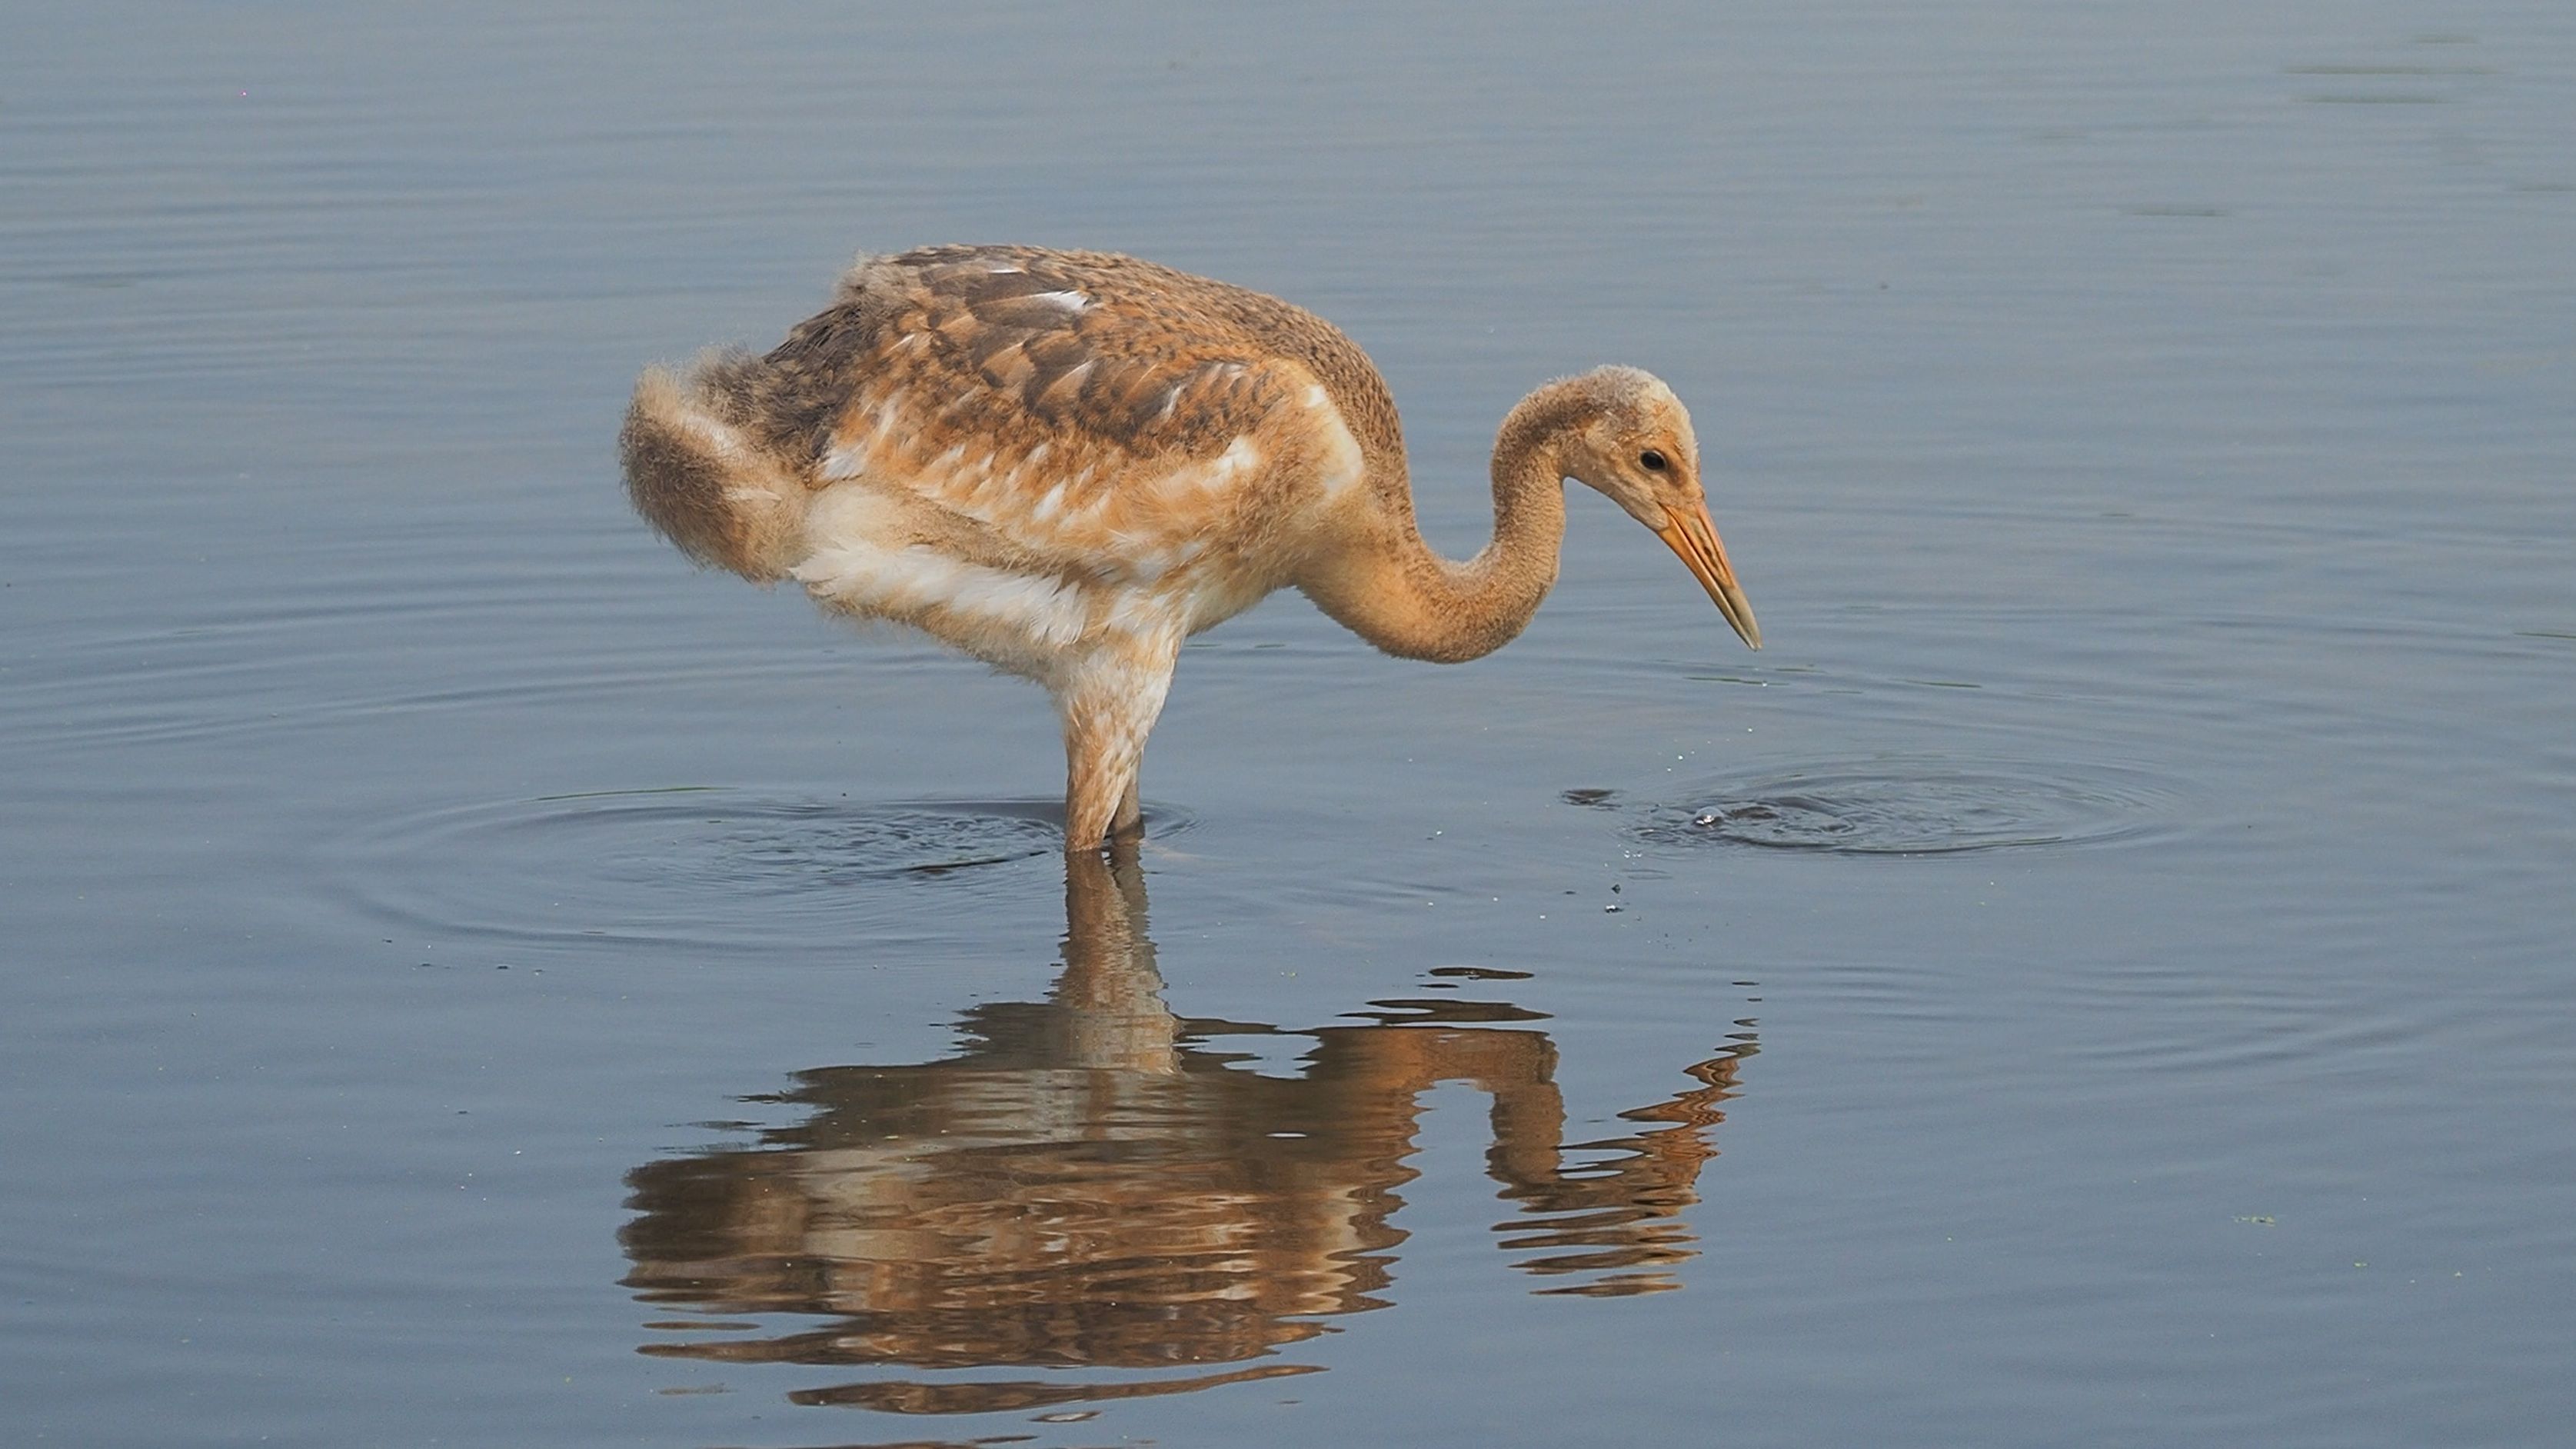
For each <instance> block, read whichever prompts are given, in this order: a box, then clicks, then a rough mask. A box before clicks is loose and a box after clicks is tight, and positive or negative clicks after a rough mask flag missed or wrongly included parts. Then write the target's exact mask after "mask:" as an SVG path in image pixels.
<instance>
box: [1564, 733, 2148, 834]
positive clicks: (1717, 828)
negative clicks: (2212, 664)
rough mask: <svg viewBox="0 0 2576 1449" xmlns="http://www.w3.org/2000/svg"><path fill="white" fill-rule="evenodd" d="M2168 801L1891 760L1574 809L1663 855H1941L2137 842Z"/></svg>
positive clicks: (2128, 780)
mask: <svg viewBox="0 0 2576 1449" xmlns="http://www.w3.org/2000/svg"><path fill="white" fill-rule="evenodd" d="M1574 793H1576V794H1585V795H1591V794H1593V793H1594V792H1590V791H1581V792H1574ZM1568 798H1569V799H1571V798H1572V796H1571V795H1569V797H1568ZM2171 801H2172V791H2171V790H2170V789H2168V788H2167V787H2166V786H2164V785H2163V784H2161V783H2160V782H2158V781H2157V780H2155V779H2154V778H2152V777H2150V776H2146V775H2142V774H2139V773H2137V772H2135V771H2131V770H2125V769H2117V768H2111V767H2103V766H2089V767H2053V768H2052V767H2043V766H2033V765H2015V764H2002V763H1981V764H1974V765H1966V764H1961V763H1959V762H1957V761H1952V760H1943V759H1932V758H1904V757H1895V758H1877V759H1869V760H1860V761H1838V762H1831V763H1823V764H1811V765H1800V766H1794V767H1790V768H1788V769H1774V770H1771V771H1768V772H1764V773H1758V774H1743V775H1732V776H1724V777H1720V778H1717V779H1713V780H1709V781H1705V782H1702V783H1700V784H1698V785H1695V786H1686V787H1685V788H1684V792H1683V794H1682V795H1681V797H1680V798H1679V799H1677V800H1671V801H1665V802H1658V803H1652V804H1644V805H1633V806H1632V805H1630V804H1628V803H1627V802H1624V801H1621V800H1620V799H1618V798H1617V797H1616V796H1596V798H1594V799H1592V800H1588V801H1581V800H1578V801H1574V803H1578V804H1591V805H1593V806H1595V807H1596V808H1610V809H1633V810H1635V811H1636V812H1637V813H1638V817H1639V818H1638V819H1637V820H1636V822H1635V823H1634V824H1633V825H1631V826H1630V827H1629V833H1630V834H1631V835H1632V836H1633V837H1635V838H1636V839H1637V840H1639V841H1640V842H1642V843H1644V844H1646V845H1648V846H1651V847H1655V848H1658V849H1661V850H1667V851H1671V850H1686V849H1702V848H1706V847H1710V846H1745V847H1753V848H1758V849H1765V850H1800V851H1817V852H1825V853H1830V854H1836V855H1947V854H1956V853H1959V852H1964V851H1982V850H2003V849H2011V848H2021V847H2031V846H2077V845H2086V846H2089V845H2102V844H2108V843H2111V842H2115V841H2129V840H2135V839H2137V838H2139V837H2140V836H2142V835H2144V834H2146V833H2147V832H2149V831H2150V830H2152V829H2153V828H2154V826H2155V825H2156V823H2157V821H2158V819H2159V817H2161V816H2162V815H2163V814H2164V813H2165V811H2166V810H2167V809H2168V807H2169V806H2170V804H2171Z"/></svg>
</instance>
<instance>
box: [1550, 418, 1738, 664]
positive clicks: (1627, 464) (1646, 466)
mask: <svg viewBox="0 0 2576 1449" xmlns="http://www.w3.org/2000/svg"><path fill="white" fill-rule="evenodd" d="M1569 383H1570V385H1571V386H1572V387H1574V388H1576V389H1578V390H1579V392H1580V394H1581V402H1582V405H1581V406H1579V407H1578V408H1577V409H1575V410H1574V414H1573V417H1574V419H1575V420H1577V421H1575V424H1574V426H1573V427H1572V428H1571V430H1570V432H1569V435H1568V436H1566V437H1565V438H1564V440H1563V441H1562V442H1561V443H1560V445H1559V449H1560V451H1559V453H1558V459H1559V463H1560V465H1561V466H1562V467H1563V468H1564V470H1565V474H1566V476H1568V477H1570V478H1572V479H1574V480H1575V481H1576V482H1578V483H1582V484H1585V485H1587V486H1589V487H1592V488H1594V489H1597V490H1599V491H1600V492H1601V493H1603V494H1606V495H1607V496H1608V497H1609V499H1610V501H1611V502H1613V503H1616V504H1618V505H1619V506H1620V507H1621V508H1624V509H1626V510H1628V516H1629V517H1631V518H1634V519H1636V520H1637V521H1638V522H1639V523H1642V524H1644V525H1646V527H1648V528H1650V529H1652V530H1654V533H1655V536H1656V537H1657V538H1660V539H1662V540H1663V541H1664V542H1665V543H1666V544H1667V545H1669V546H1670V547H1671V549H1672V551H1673V552H1674V553H1676V554H1679V555H1680V556H1681V561H1682V563H1683V564H1685V565H1686V566H1688V567H1689V569H1690V571H1691V576H1692V577H1693V578H1696V579H1698V580H1699V582H1700V587H1702V588H1704V589H1706V590H1708V596H1709V598H1710V599H1711V600H1713V601H1714V602H1715V603H1716V604H1717V611H1718V612H1719V613H1721V614H1724V615H1725V616H1726V622H1727V623H1728V624H1730V625H1732V626H1734V629H1735V632H1736V634H1737V636H1738V637H1740V638H1741V639H1743V640H1744V642H1745V643H1746V644H1747V645H1749V646H1750V647H1752V648H1755V649H1759V648H1761V647H1762V628H1761V626H1760V625H1758V624H1756V623H1754V621H1753V605H1752V604H1751V603H1749V602H1747V601H1746V600H1745V597H1744V590H1743V589H1742V588H1741V587H1739V586H1737V584H1736V582H1735V569H1734V566H1733V565H1731V564H1729V563H1728V562H1727V561H1726V545H1725V544H1723V543H1720V542H1719V541H1718V537H1717V525H1716V524H1715V523H1714V522H1712V521H1711V520H1710V518H1709V516H1708V496H1707V495H1706V494H1705V493H1703V492H1702V491H1701V490H1700V482H1699V439H1698V437H1697V436H1696V435H1694V434H1693V433H1692V432H1691V421H1690V412H1689V410H1688V409H1686V408H1684V407H1683V406H1682V403H1681V399H1680V398H1677V397H1675V396H1673V390H1672V389H1671V388H1669V387H1666V386H1665V385H1664V382H1663V379H1661V378H1659V377H1657V376H1655V375H1654V374H1653V373H1650V372H1643V371H1640V370H1638V369H1636V368H1633V367H1603V368H1597V369H1595V370H1593V371H1591V372H1588V373H1585V374H1584V375H1583V376H1581V377H1578V378H1573V379H1569Z"/></svg>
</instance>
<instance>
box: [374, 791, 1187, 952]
mask: <svg viewBox="0 0 2576 1449" xmlns="http://www.w3.org/2000/svg"><path fill="white" fill-rule="evenodd" d="M1063 818H1064V812H1063V808H1062V807H1061V806H1060V805H1058V804H1057V803H1055V802H1053V801H1031V800H909V801H857V800H843V799H815V798H797V797H789V796H779V795H769V794H762V793H758V792H755V791H745V790H726V789H700V788H689V789H673V790H642V791H629V792H612V793H604V794H592V795H569V796H550V797H541V798H537V799H529V800H515V801H504V802H497V803H491V804H483V805H475V806H469V807H466V808H462V809H456V810H449V811H443V812H440V813H437V814H433V815H428V816H423V817H415V818H412V819H407V820H400V821H393V822H388V823H386V824H384V825H381V826H379V827H377V828H376V829H374V830H372V831H370V832H368V833H367V834H366V835H365V836H363V837H361V838H360V839H358V840H356V841H354V842H350V843H349V844H347V845H346V846H344V847H342V848H340V849H339V850H338V851H337V852H336V853H335V864H336V865H337V866H338V867H339V868H340V869H341V870H342V871H343V872H344V875H343V879H344V881H345V882H346V883H347V889H348V890H349V892H350V893H351V894H353V895H355V896H357V897H358V898H359V901H360V903H361V905H362V907H363V908H364V909H366V910H367V911H368V912H369V913H370V914H373V915H376V916H378V917H380V918H386V919H390V920H395V921H399V922H402V923H405V924H407V925H410V926H414V927H419V928H424V929H428V930H433V931H437V932H442V933H447V934H456V935H469V936H480V937H487V938H490V937H498V938H505V939H516V940H522V941H531V940H569V939H572V938H577V937H589V938H598V937H609V938H612V939H622V940H644V939H652V940H676V941H700V942H705V943H708V944H717V943H722V944H731V945H740V944H744V943H746V942H749V941H777V940H779V939H781V938H782V937H785V938H790V939H802V940H806V941H811V942H815V943H829V942H832V941H835V940H838V939H842V933H843V932H845V931H846V930H847V929H848V928H849V927H850V926H852V925H854V924H858V923H862V922H865V921H869V920H872V919H875V918H880V917H884V916H886V915H888V914H889V913H900V912H901V911H903V910H905V909H906V908H907V907H908V906H910V905H915V904H918V900H917V898H916V897H914V896H913V895H912V893H911V892H909V891H907V890H906V889H905V884H906V883H907V882H909V883H914V884H923V883H927V882H932V881H940V882H942V885H941V887H940V889H942V890H943V891H944V892H946V893H948V894H949V895H951V896H954V895H956V894H957V893H959V892H964V893H967V894H972V893H974V892H975V891H976V890H977V889H978V888H979V887H978V885H977V881H978V879H979V878H980V877H984V876H987V875H991V874H993V873H995V872H999V873H1001V874H1005V875H1008V876H1010V877H1011V878H1012V881H1013V884H1014V887H1015V888H1016V887H1017V885H1018V884H1020V882H1019V879H1018V878H1019V876H1020V874H1021V871H1019V870H1014V869H1011V867H1013V866H1015V865H1019V866H1026V865H1028V864H1029V863H1032V862H1037V861H1041V860H1043V861H1052V860H1054V859H1055V858H1056V857H1057V856H1058V855H1059V853H1060V852H1061V851H1062V849H1063V838H1064V837H1063V829H1064V827H1063ZM1185 823H1186V819H1185V818H1184V817H1176V816H1175V815H1173V814H1172V813H1171V812H1167V811H1153V812H1149V814H1148V816H1147V828H1148V831H1149V833H1153V834H1164V833H1168V832H1169V831H1171V830H1174V829H1176V828H1180V827H1181V826H1182V825H1184V824H1185ZM952 903H953V902H952Z"/></svg>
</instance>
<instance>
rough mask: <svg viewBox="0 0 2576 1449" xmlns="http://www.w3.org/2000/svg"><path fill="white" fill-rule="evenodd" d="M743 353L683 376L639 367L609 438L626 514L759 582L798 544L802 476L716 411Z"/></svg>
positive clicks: (796, 553)
mask: <svg viewBox="0 0 2576 1449" xmlns="http://www.w3.org/2000/svg"><path fill="white" fill-rule="evenodd" d="M748 360H749V359H747V358H745V357H743V356H741V355H739V354H732V353H718V354H715V355H712V356H709V357H706V358H702V359H700V360H699V362H698V364H697V365H696V366H695V367H692V368H691V369H690V370H689V373H688V375H687V376H686V377H681V376H676V375H674V374H673V373H672V372H670V371H669V370H668V369H665V368H660V367H654V368H648V369H646V371H645V373H644V376H643V378H642V380H640V381H639V382H637V383H636V384H635V401H634V403H633V404H632V405H631V406H629V407H628V408H627V410H626V425H625V427H623V428H622V429H620V430H619V432H618V435H617V451H618V455H619V458H620V459H621V461H623V463H624V464H625V468H626V492H627V495H628V496H629V497H630V498H632V499H633V500H634V502H635V511H636V512H638V513H640V514H643V515H644V517H645V520H646V521H647V522H649V523H651V524H652V525H653V527H654V528H655V529H657V530H659V531H660V533H661V535H662V536H663V537H664V538H667V539H669V540H670V541H671V542H672V543H674V544H677V545H678V546H679V549H680V551H681V552H682V553H685V554H687V555H688V556H689V557H691V558H693V559H696V560H697V561H698V562H699V563H702V564H712V565H715V566H717V567H719V568H725V569H730V570H732V571H733V572H735V573H737V574H740V575H742V576H743V577H744V578H747V579H752V580H755V581H757V582H761V583H769V582H772V581H774V580H777V579H782V578H785V577H786V576H787V571H788V570H789V569H791V568H793V567H794V566H795V565H796V564H797V562H798V561H799V558H800V556H801V555H802V553H803V551H804V534H805V508H806V503H807V500H808V497H809V496H810V495H809V492H808V489H807V485H806V483H805V480H804V479H803V478H801V477H799V476H798V475H797V473H796V471H795V470H793V469H792V468H790V467H789V466H788V465H787V464H786V463H785V462H784V461H783V460H781V459H780V458H778V457H777V456H775V455H774V454H772V453H771V452H770V451H769V450H767V449H765V448H763V447H761V446H760V444H759V442H758V441H757V440H756V439H755V437H754V436H753V434H752V433H750V432H749V431H747V430H746V429H744V428H742V427H740V426H738V425H737V424H736V423H735V422H733V421H732V420H730V419H729V418H728V417H727V416H726V414H727V413H728V411H730V410H729V409H728V408H726V406H725V399H726V397H727V395H728V392H729V389H727V388H726V387H725V385H724V384H725V381H726V379H727V378H728V377H730V376H731V375H732V374H733V373H735V372H736V371H738V370H739V369H740V368H741V367H742V366H743V364H744V363H745V362H747V361H748Z"/></svg>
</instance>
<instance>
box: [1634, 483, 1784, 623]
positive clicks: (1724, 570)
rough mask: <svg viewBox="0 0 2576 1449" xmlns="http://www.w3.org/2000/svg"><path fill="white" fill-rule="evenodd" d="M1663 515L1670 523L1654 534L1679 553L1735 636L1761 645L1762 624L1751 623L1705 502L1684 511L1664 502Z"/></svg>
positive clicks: (1748, 606) (1750, 607) (1750, 608)
mask: <svg viewBox="0 0 2576 1449" xmlns="http://www.w3.org/2000/svg"><path fill="white" fill-rule="evenodd" d="M1664 516H1665V517H1666V518H1669V519H1671V520H1672V524H1671V526H1670V527H1667V528H1658V529H1656V530H1655V537H1657V538H1660V539H1662V540H1663V541H1664V543H1665V545H1666V546H1667V547H1669V548H1670V549H1672V551H1673V552H1675V553H1677V554H1679V555H1681V560H1682V562H1683V563H1684V564H1685V565H1687V566H1688V567H1689V569H1690V571H1691V577H1692V578H1695V579H1697V580H1699V586H1700V587H1701V588H1703V589H1706V590H1708V596H1709V598H1710V599H1712V600H1714V601H1715V602H1716V604H1717V611H1718V612H1719V613H1721V614H1724V615H1725V616H1726V622H1727V623H1729V624H1731V625H1733V626H1734V628H1735V634H1736V637H1737V638H1739V639H1742V640H1743V641H1744V642H1745V644H1746V646H1747V647H1749V648H1754V649H1759V648H1761V647H1762V626H1761V625H1759V624H1756V623H1754V622H1753V605H1752V604H1750V603H1748V602H1746V600H1745V597H1744V590H1743V589H1742V588H1740V587H1738V586H1737V584H1736V582H1735V568H1734V566H1733V565H1731V564H1729V563H1728V562H1727V561H1726V545H1725V544H1722V543H1720V542H1718V541H1717V525H1716V524H1715V523H1713V522H1711V521H1710V520H1709V516H1708V505H1706V504H1701V505H1700V506H1699V507H1697V508H1693V509H1688V510H1684V509H1680V508H1675V507H1673V506H1672V505H1671V504H1669V503H1668V504H1665V505H1664Z"/></svg>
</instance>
